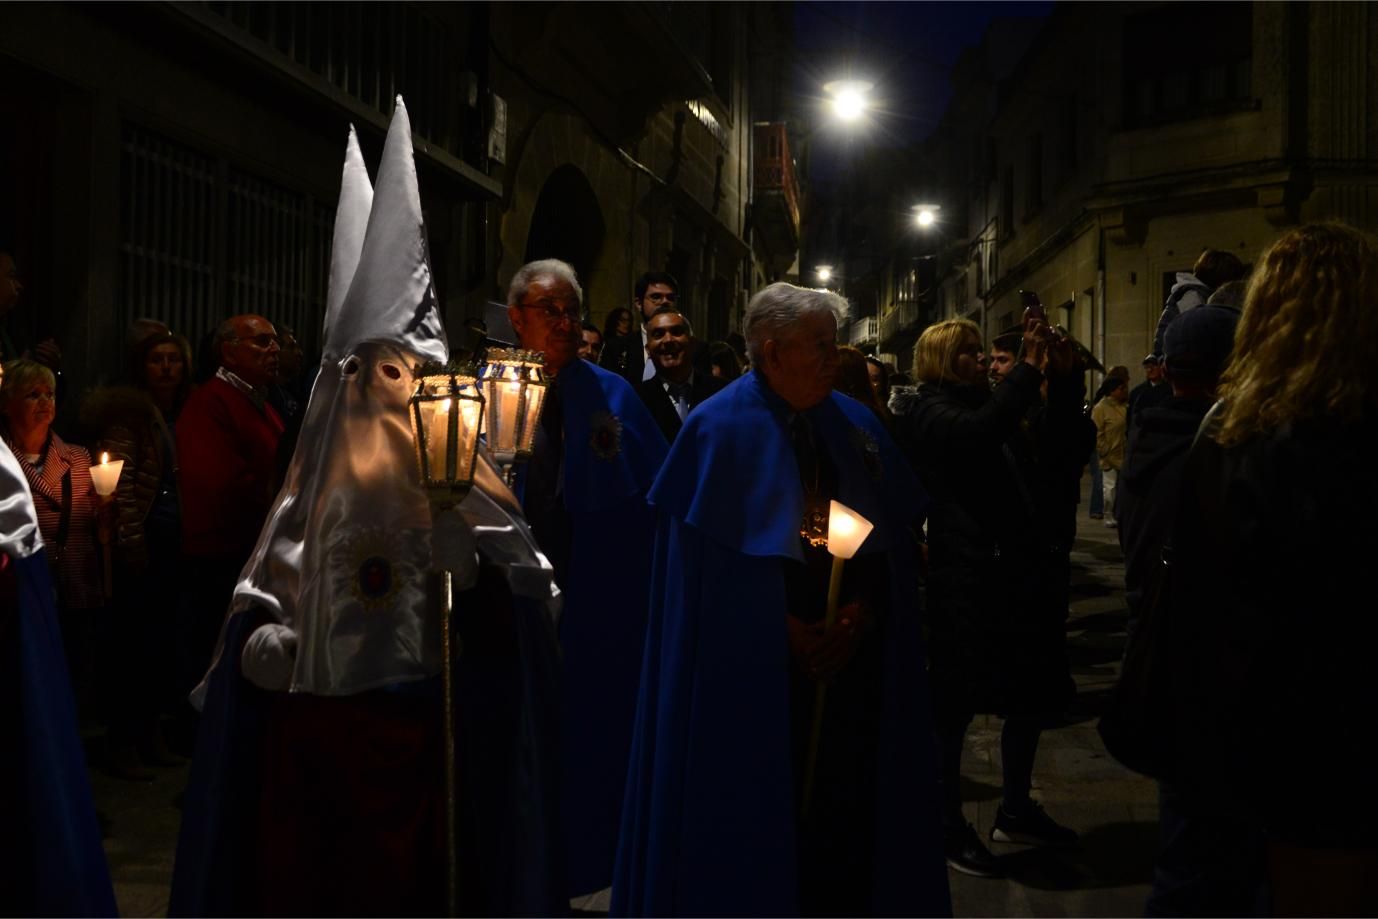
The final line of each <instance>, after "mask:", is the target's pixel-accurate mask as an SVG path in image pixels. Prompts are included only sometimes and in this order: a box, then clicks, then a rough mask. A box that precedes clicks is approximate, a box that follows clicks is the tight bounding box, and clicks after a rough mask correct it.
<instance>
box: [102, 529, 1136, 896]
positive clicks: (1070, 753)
mask: <svg viewBox="0 0 1378 919" xmlns="http://www.w3.org/2000/svg"><path fill="white" fill-rule="evenodd" d="M1085 507H1086V505H1085V503H1084V502H1083V504H1082V514H1081V522H1080V526H1079V533H1078V539H1077V543H1076V546H1075V547H1074V549H1073V552H1072V601H1073V602H1072V606H1071V611H1072V616H1071V619H1070V621H1069V623H1068V627H1067V628H1068V631H1067V639H1068V645H1069V649H1070V653H1071V658H1072V671H1073V674H1074V675H1075V676H1076V680H1077V687H1078V696H1077V701H1076V704H1075V706H1074V708H1073V711H1072V712H1071V713H1070V714H1069V718H1068V724H1067V725H1066V726H1064V727H1061V728H1057V729H1055V730H1051V731H1048V732H1046V733H1045V734H1044V735H1043V740H1042V743H1041V744H1040V746H1039V751H1038V760H1037V763H1036V765H1035V768H1034V797H1035V798H1036V799H1038V800H1039V801H1041V802H1043V804H1044V805H1045V806H1046V808H1047V810H1048V813H1049V814H1050V815H1051V816H1052V817H1054V818H1055V819H1056V820H1058V821H1059V822H1061V823H1064V824H1066V825H1068V826H1070V827H1072V828H1073V829H1075V830H1077V831H1078V832H1079V833H1081V835H1082V845H1081V848H1080V849H1079V850H1078V851H1074V852H1068V853H1051V852H1044V851H1038V850H1032V849H1028V848H1025V847H1022V846H1013V845H999V844H993V845H992V851H994V852H995V853H996V854H997V855H999V856H1001V858H1002V859H1003V860H1004V862H1005V865H1006V867H1007V868H1008V869H1009V872H1010V877H1009V878H1007V879H1003V880H985V879H981V878H972V877H968V876H966V875H963V874H958V873H956V872H950V873H949V877H950V878H951V881H952V901H953V909H954V912H955V914H956V915H958V916H1141V915H1143V903H1144V897H1145V896H1146V894H1147V892H1148V879H1149V876H1150V868H1151V865H1152V862H1153V853H1154V851H1155V847H1156V840H1157V817H1158V809H1157V797H1156V788H1155V786H1154V784H1153V783H1152V782H1151V781H1149V780H1147V779H1144V778H1142V777H1140V776H1136V775H1134V774H1133V773H1131V772H1129V771H1127V770H1125V769H1124V768H1123V767H1121V766H1120V765H1119V764H1118V763H1116V762H1115V761H1114V760H1112V759H1111V758H1110V757H1109V755H1108V754H1106V752H1105V748H1104V746H1103V745H1102V744H1101V742H1100V737H1099V735H1097V734H1096V719H1097V718H1098V717H1099V715H1100V712H1101V711H1102V709H1103V707H1104V705H1105V702H1106V699H1107V697H1108V693H1109V691H1110V688H1111V687H1112V686H1113V685H1114V681H1115V677H1116V675H1117V673H1118V670H1119V657H1120V652H1121V649H1122V647H1123V642H1124V622H1125V608H1124V586H1123V574H1124V567H1123V561H1122V557H1121V554H1120V548H1119V543H1118V541H1117V539H1116V535H1115V531H1114V530H1111V529H1107V528H1106V527H1104V526H1103V525H1102V524H1101V521H1099V520H1089V519H1087V518H1086V514H1085ZM1000 725H1001V722H1000V719H998V718H995V717H993V716H992V717H987V716H978V718H977V720H976V722H975V723H974V724H973V725H972V728H971V731H970V732H969V734H968V735H967V749H966V754H965V756H964V761H963V795H964V798H965V800H966V811H967V817H968V818H969V819H970V820H971V821H972V822H973V823H974V824H975V825H976V828H977V830H978V831H980V832H981V833H982V834H983V835H984V834H985V833H987V832H988V831H989V829H990V825H991V822H992V820H993V819H994V817H995V809H996V807H998V806H999V800H1000ZM93 744H95V745H98V744H96V742H95V741H94V740H93ZM186 772H187V770H186V767H182V768H178V769H160V770H157V778H156V780H155V781H153V782H152V783H148V784H136V783H131V782H126V781H121V780H119V779H115V778H111V777H109V776H107V775H105V774H104V773H102V772H100V771H98V770H93V771H92V784H93V786H94V790H95V795H96V802H97V806H98V808H99V809H100V811H101V813H102V814H103V815H104V816H105V817H106V818H107V820H108V823H109V831H108V834H107V838H106V840H105V851H106V855H107V856H108V858H109V860H110V870H111V873H112V875H113V876H114V879H115V895H116V898H117V899H118V901H119V907H120V914H121V915H122V916H126V917H138V916H163V915H166V913H167V902H168V887H169V885H170V883H171V879H172V857H173V850H174V848H175V845H176V836H177V827H178V825H179V823H180V821H181V812H180V811H179V810H178V809H177V808H176V807H175V806H174V800H175V799H176V797H177V794H178V792H180V791H181V790H182V788H183V786H184V785H185V783H186ZM607 902H608V897H607V893H606V892H603V893H602V894H600V895H595V896H593V897H588V898H581V900H579V901H577V902H576V904H575V905H576V906H578V907H580V908H582V909H585V910H592V911H601V910H606V909H607Z"/></svg>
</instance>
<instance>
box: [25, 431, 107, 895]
mask: <svg viewBox="0 0 1378 919" xmlns="http://www.w3.org/2000/svg"><path fill="white" fill-rule="evenodd" d="M0 449H4V447H3V446H0ZM9 563H10V565H12V566H13V572H12V576H13V578H14V581H13V585H14V588H15V596H14V606H13V608H12V609H10V610H6V611H5V614H4V616H3V617H0V624H3V625H4V626H5V627H6V628H4V630H3V631H5V632H8V633H9V634H8V636H6V641H5V647H4V648H3V654H4V657H5V659H6V660H5V662H4V666H3V667H2V668H0V669H2V670H3V672H4V673H5V674H6V676H7V679H8V681H9V683H10V687H11V688H10V690H9V692H7V693H6V695H7V696H8V698H7V699H6V702H5V705H6V707H7V708H8V709H9V711H7V712H6V715H5V719H6V721H9V722H11V724H12V726H13V727H14V728H15V729H16V731H15V733H14V734H11V735H10V736H12V737H15V738H17V742H16V747H15V749H13V750H12V751H11V753H10V755H13V756H14V757H16V758H17V759H18V760H19V763H18V767H19V771H20V776H19V784H18V787H17V788H16V787H10V788H4V789H0V794H3V795H5V796H6V797H7V798H9V796H11V795H13V796H14V798H12V799H10V800H6V801H5V802H3V804H0V812H3V813H5V814H6V815H7V819H6V821H5V823H6V825H5V826H4V827H0V833H3V834H4V840H3V843H0V851H3V852H4V854H5V864H4V865H0V893H3V896H4V900H5V902H3V903H2V904H0V908H3V911H4V912H5V913H10V914H15V915H24V914H29V915H39V916H114V915H117V912H116V907H115V892H114V889H113V888H112V887H111V885H110V870H109V868H108V867H107V866H106V862H105V852H104V851H102V849H101V836H100V826H99V825H98V823H97V821H96V808H95V803H94V802H93V800H92V798H91V783H90V780H89V779H88V777H87V774H86V756H85V754H84V752H83V751H82V746H81V737H80V734H79V732H78V730H77V714H76V704H75V702H74V701H73V698H72V690H71V686H70V683H69V681H68V677H67V663H66V660H65V658H64V657H63V651H62V635H61V633H60V632H59V630H58V622H57V610H56V609H55V608H54V605H53V586H52V580H51V578H50V575H49V572H48V560H47V557H46V555H45V554H44V553H43V551H42V550H40V551H37V552H34V553H33V554H32V555H29V556H28V557H26V558H10V559H9ZM3 599H5V600H6V605H8V598H3ZM4 620H9V621H8V622H4ZM15 722H17V723H15ZM7 733H8V732H7ZM11 850H13V851H11Z"/></svg>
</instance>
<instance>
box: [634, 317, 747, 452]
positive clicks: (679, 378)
mask: <svg viewBox="0 0 1378 919" xmlns="http://www.w3.org/2000/svg"><path fill="white" fill-rule="evenodd" d="M694 345H695V342H694V330H693V328H692V327H691V326H690V325H689V320H688V318H687V317H685V315H684V314H683V313H681V312H680V311H679V310H678V309H676V308H675V307H673V306H663V307H661V308H660V309H659V310H657V311H656V313H655V315H653V316H651V318H650V320H649V321H648V322H647V323H646V347H647V349H648V350H649V351H650V352H651V363H652V364H653V365H654V366H655V370H656V375H655V376H654V377H652V378H651V379H649V380H646V381H644V382H642V383H641V384H639V385H638V386H637V387H636V394H637V395H638V396H640V397H641V401H642V402H645V403H646V407H647V408H648V409H650V410H651V417H652V418H654V419H655V420H656V424H658V425H660V430H661V433H663V434H664V435H665V439H666V440H668V441H670V442H671V443H673V442H674V439H675V435H676V434H678V433H679V429H680V428H682V427H683V426H684V419H685V418H686V417H688V415H689V412H691V411H692V410H693V409H694V407H695V406H697V405H698V404H699V403H700V402H702V401H703V400H704V399H707V398H708V397H709V396H711V395H713V394H714V393H715V392H717V391H718V390H720V389H722V388H723V387H724V386H726V385H727V381H726V380H722V379H719V378H717V377H714V376H711V375H709V374H703V373H695V372H694V363H693V357H694Z"/></svg>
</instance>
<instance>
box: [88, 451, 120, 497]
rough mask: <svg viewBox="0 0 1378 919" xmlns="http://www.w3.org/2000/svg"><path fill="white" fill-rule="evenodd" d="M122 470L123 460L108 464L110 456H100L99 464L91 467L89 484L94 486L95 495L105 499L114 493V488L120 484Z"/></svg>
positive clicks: (106, 454)
mask: <svg viewBox="0 0 1378 919" xmlns="http://www.w3.org/2000/svg"><path fill="white" fill-rule="evenodd" d="M123 469H124V460H115V461H114V462H113V463H112V462H110V454H109V453H102V454H101V455H100V464H99V465H97V466H92V467H91V484H92V485H95V486H96V494H98V495H100V496H101V497H102V498H107V497H109V496H110V495H113V494H114V493H115V486H116V485H118V484H119V482H120V472H121V471H122V470H123Z"/></svg>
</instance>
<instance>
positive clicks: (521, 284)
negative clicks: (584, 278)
mask: <svg viewBox="0 0 1378 919" xmlns="http://www.w3.org/2000/svg"><path fill="white" fill-rule="evenodd" d="M541 278H550V279H553V280H556V281H564V282H565V283H566V284H568V285H569V286H570V287H571V288H573V290H574V299H575V301H577V302H578V304H579V309H580V311H581V312H582V311H583V308H584V288H582V287H580V286H579V275H578V274H576V273H575V271H574V266H573V265H571V264H570V263H569V262H562V261H560V260H559V259H558V258H543V259H541V260H540V261H536V262H527V263H526V264H525V265H523V266H521V267H520V268H518V269H517V273H516V274H514V275H512V283H511V284H508V285H507V305H508V306H518V305H519V304H520V303H521V302H522V298H523V297H525V296H526V289H527V288H528V287H530V286H531V283H532V282H533V281H537V280H540V279H541Z"/></svg>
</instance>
